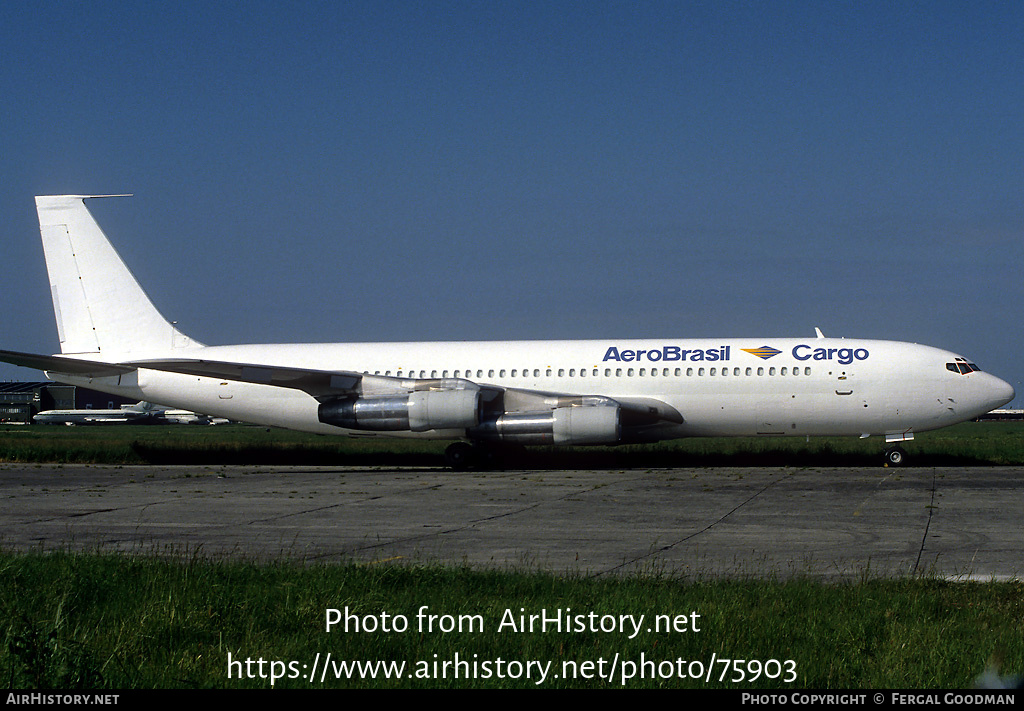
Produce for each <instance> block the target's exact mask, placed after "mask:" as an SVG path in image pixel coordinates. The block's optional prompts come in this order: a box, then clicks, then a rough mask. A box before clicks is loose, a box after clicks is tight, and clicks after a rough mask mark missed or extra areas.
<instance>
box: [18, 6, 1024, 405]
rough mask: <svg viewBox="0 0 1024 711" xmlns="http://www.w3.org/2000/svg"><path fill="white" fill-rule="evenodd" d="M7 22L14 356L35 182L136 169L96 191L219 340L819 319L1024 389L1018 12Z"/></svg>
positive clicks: (214, 13) (162, 13)
mask: <svg viewBox="0 0 1024 711" xmlns="http://www.w3.org/2000/svg"><path fill="white" fill-rule="evenodd" d="M0 33H2V34H0V40H2V46H3V48H4V49H3V54H4V59H3V72H2V73H0V97H2V101H0V117H2V118H0V128H2V131H0V141H2V146H3V149H2V151H0V214H2V215H3V218H4V219H3V220H2V222H0V244H2V245H3V256H4V262H5V266H6V277H7V278H6V283H5V290H4V298H3V300H2V302H0V347H3V348H8V349H14V350H25V351H33V352H53V351H55V350H57V338H56V329H55V327H54V325H53V316H52V310H51V304H50V299H49V290H48V287H47V285H46V277H45V270H44V265H43V260H42V250H41V248H40V244H39V234H38V225H37V223H36V216H35V211H34V205H33V201H32V197H33V196H34V195H37V194H54V193H109V192H132V193H134V194H135V195H136V197H134V198H131V199H128V200H108V201H97V202H94V203H92V208H93V211H94V214H96V216H97V217H98V219H99V220H100V223H101V225H103V227H104V228H105V229H106V231H107V234H108V235H109V236H110V237H111V238H112V240H113V241H114V243H115V245H116V246H117V248H118V249H119V250H120V251H121V253H122V255H123V256H124V257H125V260H126V261H127V262H128V264H129V266H130V267H131V268H132V269H133V270H134V271H135V273H136V275H137V276H138V277H139V278H140V280H141V281H142V283H143V285H144V286H145V288H146V289H147V290H148V291H149V293H150V295H151V296H152V298H153V300H154V302H155V303H156V304H157V306H158V308H160V310H161V311H162V312H163V313H164V315H165V316H167V317H168V318H170V319H173V320H177V321H178V322H179V324H180V325H181V327H182V328H183V329H184V330H185V331H186V332H189V333H190V334H192V335H194V336H195V337H196V338H198V339H200V340H202V341H205V342H208V343H230V342H273V341H348V340H405V339H409V340H440V339H518V338H606V337H616V338H625V337H638V338H639V337H657V338H661V337H671V338H685V337H703V336H755V337H758V336H764V337H766V338H768V337H780V336H800V335H806V336H808V337H811V336H813V333H814V330H813V329H814V327H815V326H820V327H821V328H822V330H823V331H824V332H825V333H826V334H827V335H834V336H840V335H842V336H848V337H869V338H893V339H901V340H909V341H917V342H923V343H929V344H932V345H936V346H940V347H945V348H950V349H952V350H957V351H960V352H963V353H964V354H965V355H967V356H968V357H970V358H972V359H974V360H976V361H977V362H978V363H979V365H981V366H982V368H984V369H986V370H989V371H992V372H994V373H995V374H997V375H1000V376H1001V377H1003V378H1005V379H1007V380H1010V381H1011V382H1012V383H1013V384H1014V386H1015V387H1016V388H1017V390H1018V392H1022V391H1024V387H1022V386H1021V380H1022V378H1024V363H1022V359H1021V345H1022V344H1021V341H1022V339H1021V336H1020V324H1021V321H1022V310H1024V288H1022V270H1024V259H1022V257H1024V241H1022V238H1024V207H1022V200H1024V41H1022V39H1021V38H1022V37H1024V5H1022V4H1020V3H1015V2H1007V3H987V2H980V3H962V2H949V3H945V2H932V3H911V2H902V3H892V2H861V1H857V2H826V3H822V2H799V3H785V2H749V3H748V2H722V1H721V0H715V1H714V2H706V3H703V2H701V3H698V2H668V3H661V2H640V3H637V2H623V3H618V2H597V1H593V2H572V3H567V2H545V3H536V2H514V3H510V2H491V1H488V2H465V3H463V2H426V3H421V2H384V1H383V0H375V1H373V2H323V3H319V2H295V3H281V2H265V3H261V2H238V3H233V2H201V3H192V2H174V3H139V2H132V3H121V2H39V1H38V0H33V1H32V2H21V1H20V0H6V1H5V2H4V3H2V4H0ZM34 377H37V374H35V373H34V372H33V371H29V370H26V369H19V368H14V367H13V366H10V367H8V366H0V378H7V379H31V378H34ZM1017 402H1018V403H1019V402H1021V398H1018V401H1017Z"/></svg>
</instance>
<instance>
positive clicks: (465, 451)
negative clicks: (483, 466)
mask: <svg viewBox="0 0 1024 711" xmlns="http://www.w3.org/2000/svg"><path fill="white" fill-rule="evenodd" d="M444 458H445V461H446V462H447V463H448V466H450V467H451V468H452V469H454V470H456V471H460V472H461V471H466V470H467V469H472V468H473V466H474V465H475V464H476V450H474V449H473V445H471V444H470V443H469V442H454V443H452V444H450V445H448V449H446V450H444Z"/></svg>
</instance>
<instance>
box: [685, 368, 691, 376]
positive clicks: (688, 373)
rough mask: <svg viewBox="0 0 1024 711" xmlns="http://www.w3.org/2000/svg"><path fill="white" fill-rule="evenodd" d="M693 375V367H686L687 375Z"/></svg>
mask: <svg viewBox="0 0 1024 711" xmlns="http://www.w3.org/2000/svg"><path fill="white" fill-rule="evenodd" d="M692 375H693V368H687V369H686V376H687V377H690V376H692Z"/></svg>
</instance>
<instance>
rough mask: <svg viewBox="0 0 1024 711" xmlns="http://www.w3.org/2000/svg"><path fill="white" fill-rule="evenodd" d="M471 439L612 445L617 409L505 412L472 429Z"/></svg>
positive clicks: (617, 427) (617, 432)
mask: <svg viewBox="0 0 1024 711" xmlns="http://www.w3.org/2000/svg"><path fill="white" fill-rule="evenodd" d="M468 434H469V436H470V437H473V438H479V439H484V440H492V441H501V442H515V443H518V444H614V443H616V442H618V441H619V437H620V434H621V432H620V425H619V407H618V406H617V405H601V406H596V407H559V408H555V409H554V410H545V411H541V412H506V413H505V414H503V415H501V416H500V417H498V418H497V419H496V420H491V421H489V422H483V423H481V424H480V426H479V427H475V428H473V429H472V430H471V431H470V432H469V433H468Z"/></svg>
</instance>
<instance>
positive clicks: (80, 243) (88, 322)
mask: <svg viewBox="0 0 1024 711" xmlns="http://www.w3.org/2000/svg"><path fill="white" fill-rule="evenodd" d="M92 197H123V196H115V195H46V196H40V197H37V198H36V211H37V212H38V213H39V231H40V233H41V234H42V237H43V252H44V253H45V256H46V270H47V272H48V273H49V276H50V290H51V293H52V295H53V311H54V315H55V316H56V317H57V333H58V335H59V336H60V350H61V353H77V354H85V353H90V354H102V355H103V356H104V357H103V358H102V360H107V359H109V358H112V357H119V356H121V355H123V354H128V353H136V354H139V353H142V352H147V353H150V352H153V351H157V352H163V351H167V350H170V349H174V348H184V347H189V346H201V345H202V344H201V343H197V342H195V341H192V340H190V339H189V338H188V336H186V335H185V334H183V333H181V331H179V330H178V329H177V328H175V327H174V326H173V325H172V324H171V323H169V322H168V321H167V320H166V319H165V318H164V317H163V316H161V315H160V312H159V311H157V310H156V307H155V306H153V302H151V301H150V300H149V297H148V296H146V292H144V291H143V290H142V287H141V286H139V283H138V281H136V279H135V277H134V276H132V273H131V272H130V271H129V270H128V267H126V266H125V264H124V262H123V261H121V257H120V256H118V254H117V252H116V251H114V248H113V247H112V246H111V244H110V242H109V241H108V240H107V237H106V235H104V234H103V231H102V230H101V229H100V227H99V225H98V224H96V220H95V219H94V218H93V216H92V215H91V214H90V213H89V211H88V210H87V209H86V207H85V200H87V199H88V198H92Z"/></svg>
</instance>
